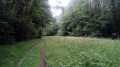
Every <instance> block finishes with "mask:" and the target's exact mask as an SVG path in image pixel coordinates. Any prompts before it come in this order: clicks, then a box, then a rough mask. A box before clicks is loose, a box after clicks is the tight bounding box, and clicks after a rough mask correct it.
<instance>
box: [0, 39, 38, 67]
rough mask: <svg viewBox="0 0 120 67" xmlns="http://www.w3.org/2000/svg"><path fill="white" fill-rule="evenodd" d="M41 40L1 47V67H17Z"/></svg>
mask: <svg viewBox="0 0 120 67" xmlns="http://www.w3.org/2000/svg"><path fill="white" fill-rule="evenodd" d="M38 41H39V39H35V40H31V41H26V42H25V41H24V42H18V43H15V44H11V45H5V46H3V45H0V67H15V65H16V64H17V63H18V61H20V59H21V58H22V57H23V56H24V55H25V53H26V52H27V51H29V50H30V49H31V48H32V47H33V46H34V45H36V43H37V42H38Z"/></svg>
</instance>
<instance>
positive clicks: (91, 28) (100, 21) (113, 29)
mask: <svg viewBox="0 0 120 67" xmlns="http://www.w3.org/2000/svg"><path fill="white" fill-rule="evenodd" d="M71 1H72V2H71V3H70V4H69V6H68V8H67V9H66V10H65V12H64V13H63V16H62V17H61V19H62V22H63V24H62V35H64V36H92V37H107V38H109V37H110V38H119V37H120V0H71Z"/></svg>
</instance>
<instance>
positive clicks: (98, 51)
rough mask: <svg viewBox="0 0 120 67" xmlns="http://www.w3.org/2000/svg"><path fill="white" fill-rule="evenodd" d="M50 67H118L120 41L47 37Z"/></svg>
mask: <svg viewBox="0 0 120 67" xmlns="http://www.w3.org/2000/svg"><path fill="white" fill-rule="evenodd" d="M45 40H46V41H47V42H46V44H47V46H46V54H45V58H46V62H47V66H48V67H118V66H120V64H119V63H120V40H111V39H99V38H85V37H61V36H52V37H45Z"/></svg>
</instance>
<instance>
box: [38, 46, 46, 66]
mask: <svg viewBox="0 0 120 67" xmlns="http://www.w3.org/2000/svg"><path fill="white" fill-rule="evenodd" d="M45 47H46V44H44V45H43V47H42V50H41V53H40V66H39V67H46V61H45Z"/></svg>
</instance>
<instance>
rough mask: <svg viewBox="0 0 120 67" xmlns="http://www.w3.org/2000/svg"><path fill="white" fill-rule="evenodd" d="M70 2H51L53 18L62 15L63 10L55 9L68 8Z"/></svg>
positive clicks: (63, 0)
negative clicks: (58, 7) (59, 7)
mask: <svg viewBox="0 0 120 67" xmlns="http://www.w3.org/2000/svg"><path fill="white" fill-rule="evenodd" d="M69 1H70V0H49V5H50V6H51V11H52V15H53V17H58V16H60V15H61V14H62V10H61V9H57V8H55V7H56V6H61V7H64V8H65V7H67V5H68V4H69Z"/></svg>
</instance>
